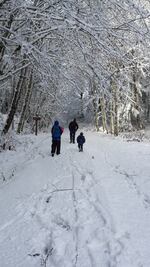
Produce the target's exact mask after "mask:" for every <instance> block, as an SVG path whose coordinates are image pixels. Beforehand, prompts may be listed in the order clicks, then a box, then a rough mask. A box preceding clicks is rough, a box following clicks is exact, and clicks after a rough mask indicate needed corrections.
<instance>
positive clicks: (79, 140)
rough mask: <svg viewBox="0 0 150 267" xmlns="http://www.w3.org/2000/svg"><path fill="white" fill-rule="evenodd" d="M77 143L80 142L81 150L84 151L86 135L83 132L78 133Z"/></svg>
mask: <svg viewBox="0 0 150 267" xmlns="http://www.w3.org/2000/svg"><path fill="white" fill-rule="evenodd" d="M77 143H78V148H79V152H80V151H83V144H84V143H85V137H84V135H83V133H80V135H78V137H77Z"/></svg>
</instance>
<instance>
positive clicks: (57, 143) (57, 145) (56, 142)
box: [51, 140, 61, 155]
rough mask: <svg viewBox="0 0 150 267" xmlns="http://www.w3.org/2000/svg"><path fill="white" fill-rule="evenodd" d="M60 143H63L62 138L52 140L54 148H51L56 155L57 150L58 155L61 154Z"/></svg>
mask: <svg viewBox="0 0 150 267" xmlns="http://www.w3.org/2000/svg"><path fill="white" fill-rule="evenodd" d="M60 145H61V142H60V140H52V150H51V153H52V155H54V154H55V152H56V154H57V155H59V154H60Z"/></svg>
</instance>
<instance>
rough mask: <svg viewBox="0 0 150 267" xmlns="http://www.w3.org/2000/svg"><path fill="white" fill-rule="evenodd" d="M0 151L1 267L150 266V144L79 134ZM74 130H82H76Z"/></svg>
mask: <svg viewBox="0 0 150 267" xmlns="http://www.w3.org/2000/svg"><path fill="white" fill-rule="evenodd" d="M82 130H83V132H84V134H85V137H86V143H85V145H84V151H83V152H79V151H78V147H77V144H70V143H69V133H68V130H67V129H65V132H64V134H63V135H62V146H61V154H60V155H58V156H57V155H55V156H54V158H52V157H51V153H50V149H51V136H50V134H49V133H45V134H39V135H38V136H34V135H22V136H19V137H18V139H17V140H18V142H17V144H16V148H15V150H14V151H9V150H8V151H5V152H2V153H0V166H1V167H0V175H1V176H0V266H1V267H40V266H47V267H48V266H50V267H149V266H150V257H149V247H150V164H149V162H150V143H149V142H148V141H143V142H136V141H132V142H127V140H123V139H122V138H121V137H117V138H115V137H113V136H110V135H105V134H102V133H97V132H94V131H91V130H88V129H82ZM78 132H79V131H78Z"/></svg>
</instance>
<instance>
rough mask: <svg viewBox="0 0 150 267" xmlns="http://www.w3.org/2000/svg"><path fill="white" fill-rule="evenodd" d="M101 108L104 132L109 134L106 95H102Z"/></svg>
mask: <svg viewBox="0 0 150 267" xmlns="http://www.w3.org/2000/svg"><path fill="white" fill-rule="evenodd" d="M100 107H101V114H102V125H103V131H106V132H107V133H108V127H107V116H106V107H105V99H104V94H103V95H102V97H100Z"/></svg>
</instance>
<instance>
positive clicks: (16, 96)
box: [2, 68, 27, 134]
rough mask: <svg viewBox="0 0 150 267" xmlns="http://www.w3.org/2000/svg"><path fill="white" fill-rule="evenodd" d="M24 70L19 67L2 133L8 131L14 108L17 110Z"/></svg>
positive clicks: (14, 111)
mask: <svg viewBox="0 0 150 267" xmlns="http://www.w3.org/2000/svg"><path fill="white" fill-rule="evenodd" d="M26 70H27V68H23V69H21V73H20V77H19V80H18V83H17V86H16V88H15V91H14V95H13V99H12V103H11V107H10V111H9V114H8V117H7V120H6V123H5V126H4V128H3V131H2V134H6V133H7V132H8V130H9V128H10V126H11V123H12V121H13V118H14V115H15V113H16V110H17V106H18V102H19V99H20V95H21V90H22V85H23V82H24V79H25V74H26Z"/></svg>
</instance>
